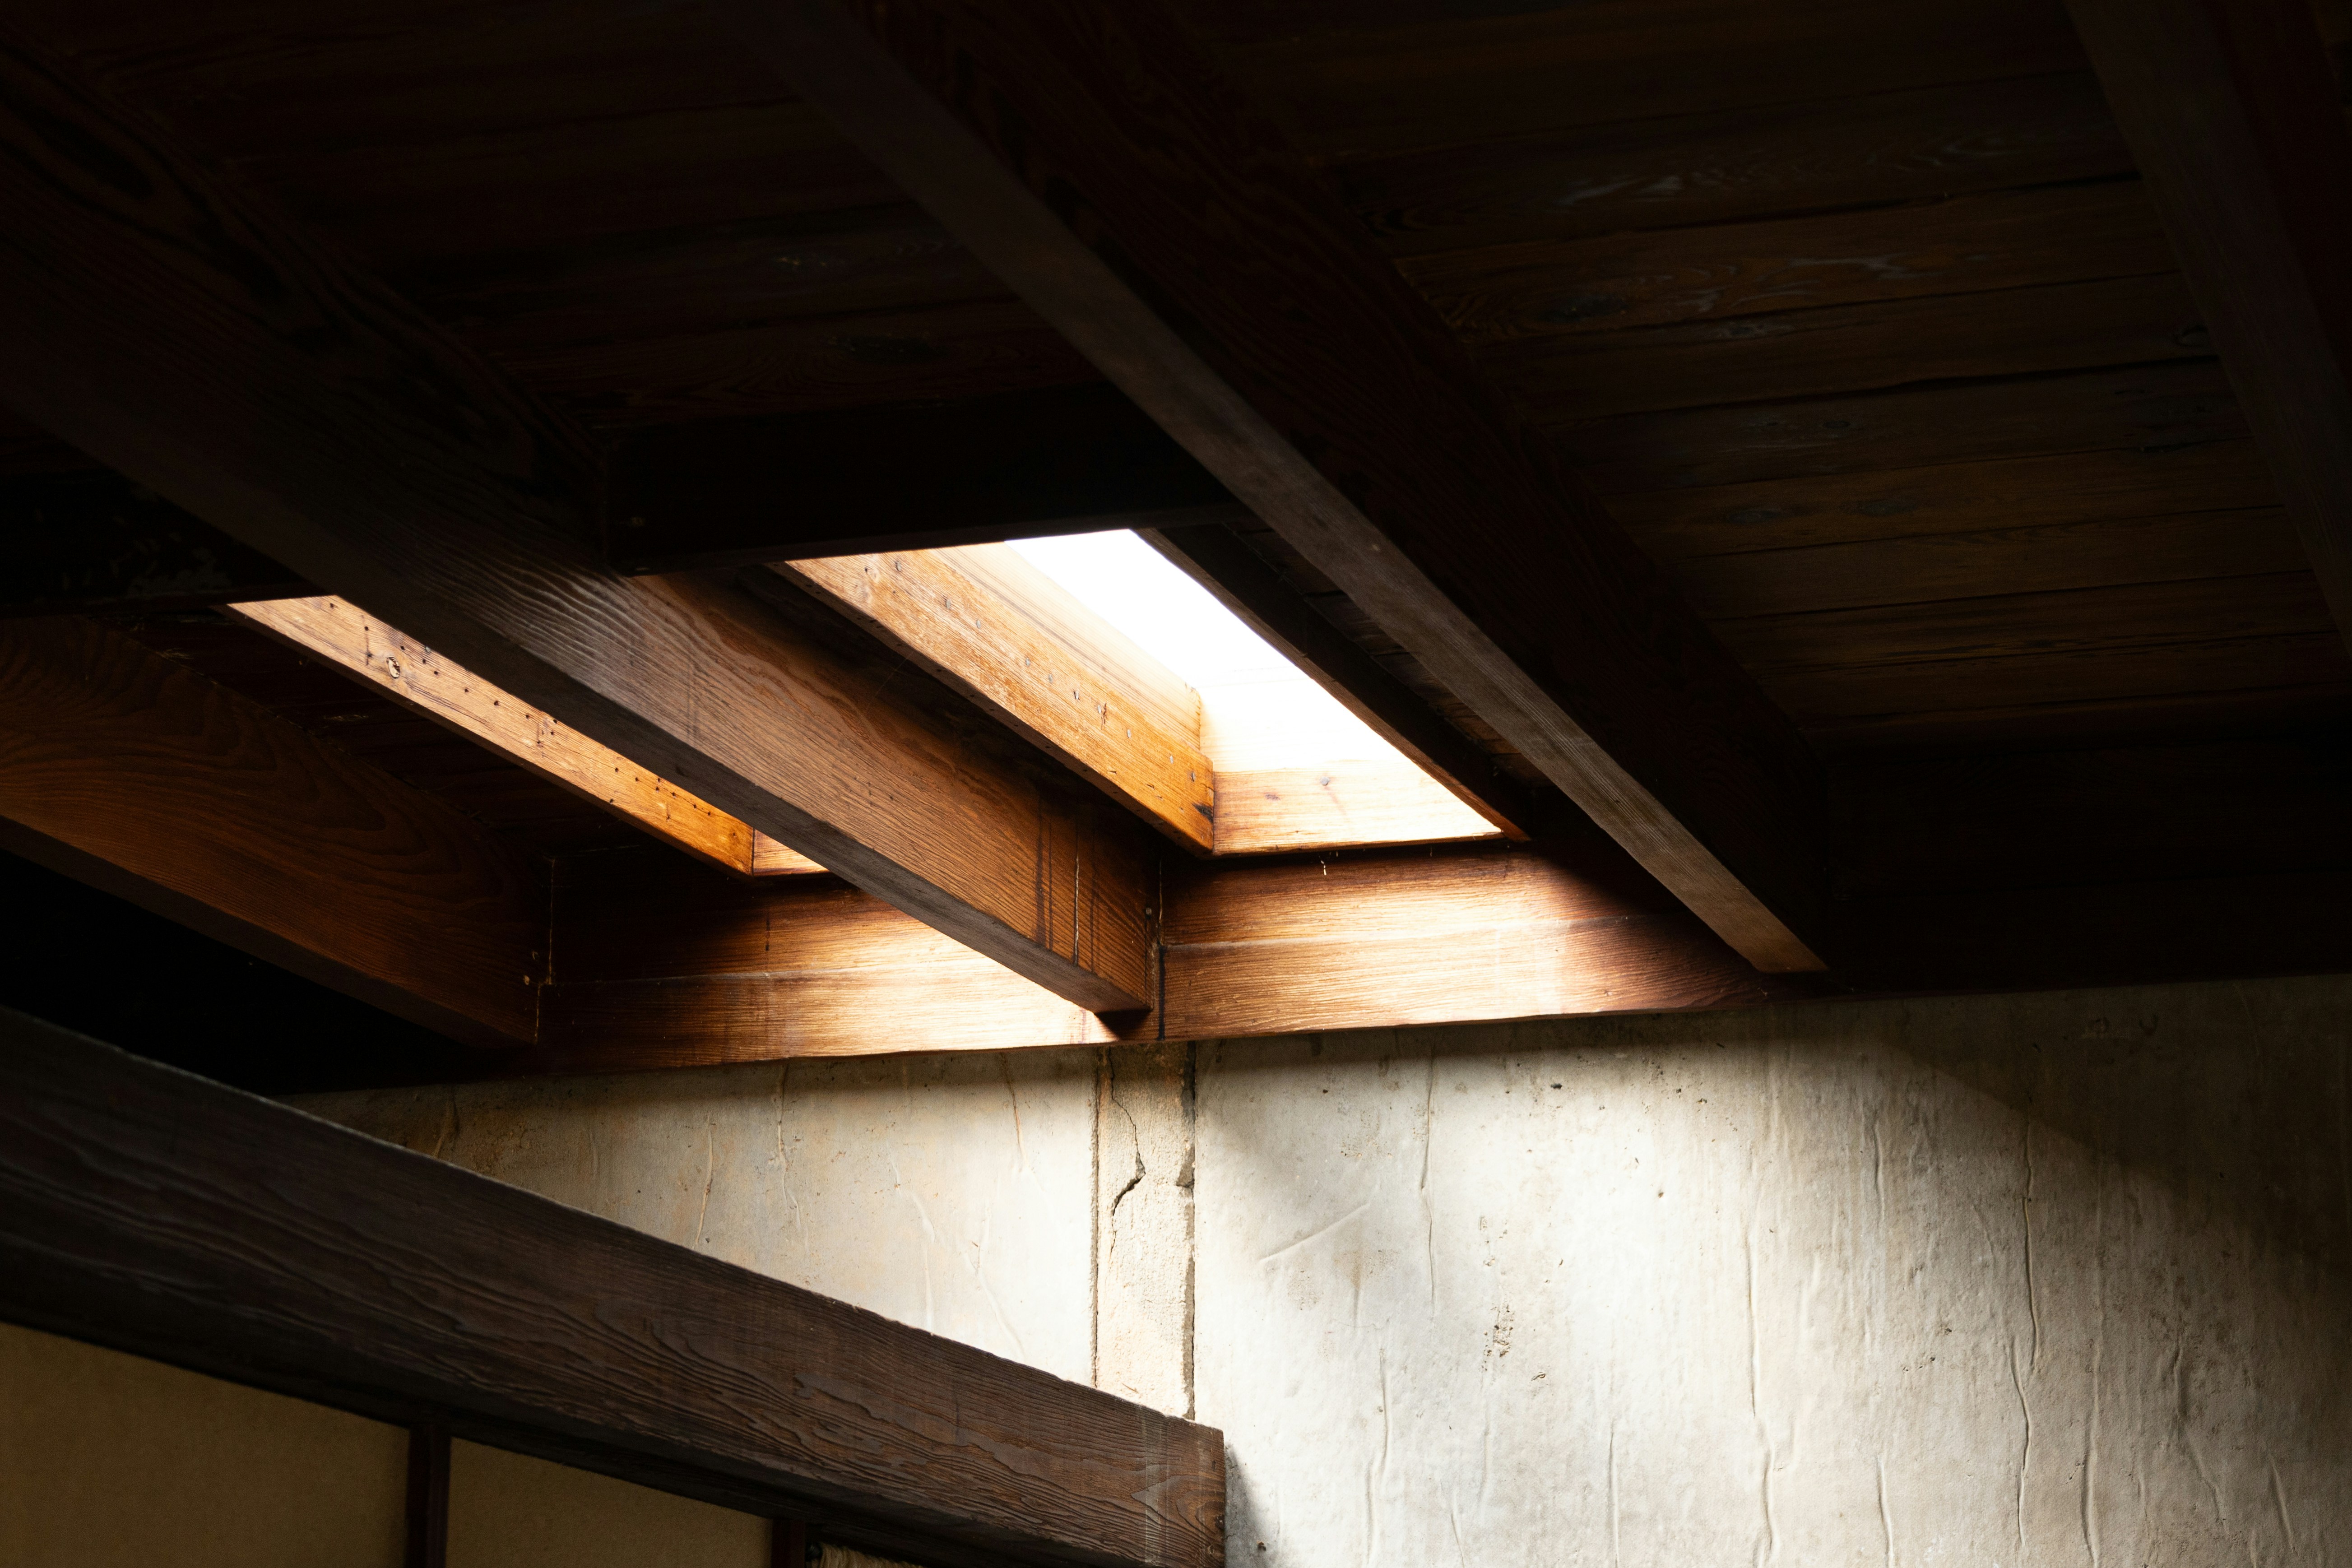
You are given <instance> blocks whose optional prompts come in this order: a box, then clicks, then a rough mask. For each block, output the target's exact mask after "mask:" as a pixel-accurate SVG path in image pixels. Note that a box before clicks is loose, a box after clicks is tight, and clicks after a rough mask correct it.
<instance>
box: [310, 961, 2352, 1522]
mask: <svg viewBox="0 0 2352 1568" xmlns="http://www.w3.org/2000/svg"><path fill="white" fill-rule="evenodd" d="M2347 1036H2352V978H2338V979H2323V980H2310V981H2294V982H2280V983H2273V984H2262V985H2178V986H2166V987H2149V988H2139V989H2131V990H2114V991H2103V992H2085V993H2078V994H2048V995H2033V996H2011V997H1990V998H1976V999H1963V1000H1928V1001H1917V1002H1912V1003H1861V1004H1819V1005H1806V1006H1795V1007H1787V1008H1780V1009H1773V1010H1764V1011H1757V1012H1748V1013H1738V1014H1717V1015H1694V1016H1664V1017H1650V1018H1637V1017H1621V1018H1612V1019H1591V1020H1574V1021H1553V1022H1549V1023H1544V1024H1540V1025H1522V1026H1470V1027H1457V1028H1444V1029H1437V1028H1433V1029H1420V1030H1406V1031H1393V1032H1381V1033H1366V1034H1359V1035H1332V1036H1325V1037H1309V1038H1291V1039H1278V1040H1254V1041H1232V1042H1221V1043H1205V1044H1202V1046H1200V1047H1197V1050H1196V1051H1194V1052H1191V1053H1188V1052H1187V1051H1186V1050H1185V1049H1184V1048H1182V1047H1172V1048H1167V1049H1159V1050H1155V1049H1150V1048H1139V1049H1124V1048H1123V1049H1120V1050H1116V1051H1112V1052H1109V1053H1097V1052H1093V1051H1058V1052H1040V1053H1024V1054H1013V1055H1010V1056H977V1055H963V1054H958V1055H952V1056H926V1057H898V1058H866V1059H864V1060H836V1061H827V1062H821V1063H795V1064H793V1065H791V1066H790V1067H789V1068H774V1067H758V1068H726V1069H713V1070H709V1071H693V1072H676V1073H667V1074H648V1075H643V1076H638V1077H627V1078H612V1079H576V1080H570V1081H540V1082H535V1083H525V1084H516V1085H480V1086H473V1087H469V1088H463V1089H457V1090H455V1091H451V1090H446V1089H434V1090H425V1091H418V1092H415V1093H388V1094H375V1095H362V1096H337V1097H329V1098H326V1099H321V1100H311V1101H310V1102H308V1103H309V1105H310V1108H311V1109H313V1110H320V1111H322V1112H324V1113H326V1114H329V1115H331V1116H334V1117H337V1118H338V1119H340V1120H342V1121H348V1122H351V1123H352V1124H354V1125H357V1126H360V1127H361V1128H362V1129H363V1130H365V1131H373V1132H376V1133H378V1134H379V1135H382V1136H388V1137H393V1138H395V1139H397V1140H398V1141H400V1142H405V1143H407V1144H409V1145H410V1146H412V1147H415V1148H420V1149H424V1150H427V1151H429V1152H438V1153H439V1154H441V1155H442V1157H444V1158H448V1159H453V1160H455V1161H457V1162H458V1163H463V1164H467V1165H469V1166H471V1167H473V1168H474V1169H477V1170H480V1171H484V1172H486V1173H489V1174H492V1175H495V1176H499V1177H500V1178H502V1179H505V1180H509V1181H513V1182H516V1183H518V1184H521V1185H524V1186H527V1187H531V1188H533V1189H535V1190H538V1191H540V1192H542V1193H546V1194H549V1195H551V1196H553V1197H556V1198H559V1199H561V1200H562V1201H564V1202H568V1203H572V1204H575V1205H579V1206H581V1207H583V1208H587V1209H591V1210H593V1211H595V1212H599V1213H603V1214H607V1215H613V1216H614V1217H615V1218H618V1219H621V1220H624V1221H625V1222H627V1223H630V1224H633V1225H636V1226H640V1227H641V1228H644V1229H646V1230H648V1231H650V1232H652V1233H654V1234H656V1235H659V1236H664V1237H669V1238H670V1239H673V1240H677V1241H681V1242H685V1243H687V1244H688V1245H693V1246H698V1247H703V1248H705V1249H706V1250H709V1251H711V1252H713V1253H715V1254H717V1255H719V1256H721V1257H725V1258H730V1259H732V1260H734V1261H736V1262H739V1263H742V1264H745V1265H747V1266H749V1267H751V1268H760V1269H763V1270H765V1271H767V1272H769V1273H772V1274H774V1275H777V1276H779V1277H781V1278H783V1279H791V1280H793V1281H794V1282H796V1283H800V1284H803V1285H807V1286H810V1287H811V1288H813V1289H819V1290H824V1291H826V1292H828V1293H830V1294H833V1295H836V1296H840V1297H843V1298H845V1299H846V1300H852V1301H856V1302H858V1303H859V1304H861V1305H864V1306H867V1307H871V1308H874V1309H875V1310H879V1311H882V1312H885V1313H887V1314H889V1315H890V1316H893V1317H896V1318H898V1319H900V1320H901V1321H908V1322H912V1323H917V1324H920V1325H922V1326H925V1327H929V1328H932V1329H935V1330H937V1331H940V1332H943V1333H948V1334H951V1335H954V1336H956V1337H958V1338H961V1339H963V1340H965V1341H967V1342H971V1343H973V1344H978V1345H982V1346H983V1347H985V1348H987V1349H990V1350H993V1351H997V1352H1002V1353H1004V1354H1007V1355H1012V1356H1015V1357H1018V1358H1020V1359H1024V1360H1026V1361H1028V1362H1030V1363H1033V1364H1035V1365H1038V1366H1041V1367H1045V1368H1046V1369H1047V1370H1050V1371H1053V1372H1055V1373H1059V1374H1061V1375H1063V1376H1066V1377H1072V1378H1076V1379H1080V1380H1084V1379H1086V1378H1087V1377H1088V1376H1089V1373H1090V1372H1091V1373H1093V1374H1094V1375H1096V1376H1097V1379H1098V1380H1099V1381H1100V1382H1101V1383H1102V1384H1104V1385H1105V1386H1108V1387H1113V1388H1117V1389H1118V1390H1119V1391H1121V1392H1124V1393H1128V1394H1130V1395H1131V1396H1132V1397H1137V1398H1139V1399H1144V1400H1147V1401H1149V1402H1150V1403H1152V1404H1156V1405H1160V1406H1161V1407H1162V1408H1168V1409H1181V1407H1182V1405H1181V1401H1182V1400H1184V1399H1186V1398H1192V1399H1194V1400H1195V1401H1196V1404H1197V1412H1198V1415H1199V1418H1200V1419H1202V1420H1203V1421H1206V1422H1209V1423H1211V1424H1213V1425H1214V1426H1221V1427H1223V1429H1224V1431H1225V1434H1226V1439H1227V1444H1228V1453H1229V1463H1230V1467H1231V1478H1232V1496H1231V1504H1232V1519H1231V1523H1232V1530H1231V1536H1230V1540H1231V1544H1232V1552H1231V1558H1232V1561H1233V1562H1234V1563H1236V1564H1244V1563H1269V1564H1272V1563H1291V1564H1297V1565H1300V1568H1325V1565H1337V1564H1343V1563H1344V1564H1358V1563H1371V1564H1388V1563H1416V1564H1418V1563H1465V1564H1479V1565H1482V1568H1486V1565H1492V1568H1509V1565H1517V1564H1537V1563H1541V1564H1565V1563H1593V1564H1601V1563H1606V1564H1609V1565H1610V1568H1622V1565H1626V1564H1638V1563H1654V1564H1667V1563H1673V1564H1676V1565H1678V1568H1679V1565H1682V1564H1690V1563H1747V1564H1764V1563H1786V1564H1807V1565H1811V1564H1819V1563H1887V1564H1896V1563H1904V1564H1909V1563H1917V1564H1927V1563H1967V1564H1971V1565H1983V1568H1992V1565H2000V1568H2039V1565H2042V1564H2053V1563H2058V1564H2071V1563H2084V1564H2088V1565H2091V1568H2172V1565H2176V1564H2178V1565H2187V1564H2200V1565H2202V1564H2208V1563H2249V1564H2273V1563H2337V1564H2344V1565H2346V1568H2352V1267H2347V1265H2352V1044H2347ZM1188 1055H1189V1057H1190V1067H1191V1072H1190V1075H1189V1079H1188V1075H1187V1058H1188ZM1188 1081H1189V1082H1190V1084H1191V1085H1192V1089H1191V1090H1190V1098H1188V1089H1187V1083H1188ZM1188 1181H1189V1182H1191V1183H1192V1184H1191V1185H1190V1186H1187V1185H1186V1183H1187V1182H1188ZM1188 1313H1189V1314H1190V1315H1189V1317H1188ZM1187 1322H1190V1323H1191V1324H1192V1329H1191V1331H1190V1332H1189V1334H1188V1332H1187V1330H1186V1327H1185V1325H1186V1324H1187ZM1188 1355H1189V1356H1190V1358H1191V1363H1190V1366H1189V1368H1188V1365H1187V1363H1186V1358H1187V1356H1188ZM1260 1542H1264V1543H1265V1544H1264V1550H1263V1551H1261V1550H1260V1548H1259V1543H1260Z"/></svg>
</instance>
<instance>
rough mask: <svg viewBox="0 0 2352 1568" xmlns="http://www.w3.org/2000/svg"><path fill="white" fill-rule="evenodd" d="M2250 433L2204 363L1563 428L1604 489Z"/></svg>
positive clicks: (2157, 446) (2173, 445)
mask: <svg viewBox="0 0 2352 1568" xmlns="http://www.w3.org/2000/svg"><path fill="white" fill-rule="evenodd" d="M2245 434H2246V422H2245V418H2244V416H2243V415H2242V413H2241V412H2240V411H2239V408H2238V404H2237V399H2236V397H2235V396H2234V395H2232V394H2231V391H2230V384H2229V378H2228V377H2227V376H2225V375H2224V374H2222V373H2221V366H2220V365H2219V364H2217V363H2215V362H2214V361H2212V360H2210V359H2200V360H2187V361H2183V362H2180V363H2171V364H2161V363H2159V364H2143V365H2132V366H2129V367H2127V368H2126V369H2122V370H2097V371H2088V372H2073V373H2065V372H2062V373H2059V374H2050V375H2035V376H2021V377H1998V378H1990V379H1987V380H1982V381H1973V382H1960V383H1956V384H1947V385H1941V386H1934V385H1931V386H1922V387H1906V388H1901V389H1897V390H1893V391H1877V392H1864V393H1857V394H1832V395H1827V396H1822V397H1815V398H1806V399H1803V400H1801V401H1794V402H1764V403H1750V404H1734V405H1727V406H1723V407H1714V408H1685V409H1667V410H1662V411H1657V412H1652V413H1645V414H1634V415H1626V416H1618V417H1614V418H1600V419H1592V420H1588V421H1585V422H1582V423H1572V424H1569V425H1565V426H1559V428H1558V430H1557V436H1558V438H1559V442H1560V446H1561V448H1562V455H1563V457H1564V458H1566V460H1567V461H1568V462H1569V463H1570V465H1572V466H1573V467H1574V468H1576V469H1577V471H1578V472H1579V473H1580V475H1581V476H1582V477H1583V478H1584V479H1585V481H1586V482H1587V483H1589V484H1591V486H1592V488H1593V489H1595V490H1597V491H1599V492H1600V493H1601V494H1602V495H1605V496H1610V497H1615V496H1617V495H1620V494H1623V493H1625V492H1628V491H1634V492H1642V491H1651V490H1658V489H1680V488H1683V487H1686V486H1709V485H1735V484H1748V483H1755V482H1759V481H1765V480H1771V479H1788V478H1792V477H1795V476H1798V475H1808V474H1843V473H1857V472H1861V471H1864V470H1867V469H1871V468H1922V467H1927V466H1929V465H1936V464H1948V463H1966V462H1979V461H1990V460H2000V459H2008V458H2028V457H2040V456H2044V455H2049V454H2055V453H2063V452H2094V451H2109V450H2122V451H2139V452H2148V453H2161V452H2168V451H2177V450H2180V449H2182V448H2185V447H2196V446H2200V445H2203V444H2204V443H2206V442H2210V441H2233V440H2241V439H2242V438H2243V437H2245ZM1864 482H1867V481H1864ZM1612 504H1613V502H1612ZM2159 510H2161V509H2159Z"/></svg>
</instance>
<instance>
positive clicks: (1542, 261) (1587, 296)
mask: <svg viewBox="0 0 2352 1568" xmlns="http://www.w3.org/2000/svg"><path fill="white" fill-rule="evenodd" d="M1398 266H1399V268H1401V269H1402V271H1403V273H1404V275H1405V277H1406V278H1407V279H1410V280H1411V281H1412V285H1413V287H1414V288H1416V289H1420V290H1421V291H1422V292H1423V294H1425V295H1427V296H1428V297H1429V300H1430V302H1431V303H1432V304H1433V305H1435V306H1436V307H1437V309H1438V311H1439V313H1440V314H1442V315H1443V316H1444V318H1445V321H1446V323H1447V325H1449V326H1451V327H1452V328H1453V329H1454V333H1455V335H1457V336H1458V337H1460V338H1461V339H1462V341H1463V342H1466V343H1470V344H1472V345H1474V346H1479V347H1484V346H1486V345H1489V344H1495V343H1503V342H1512V341H1514V340H1517V339H1520V338H1542V337H1559V336H1567V335H1572V334H1580V333H1592V332H1605V331H1627V330H1631V329H1633V328H1638V327H1650V326H1662V325H1667V324H1670V323H1674V322H1677V321H1720V320H1727V319H1732V318H1738V317H1747V316H1764V315H1769V314H1773V313H1776V312H1779V311H1783V310H1818V309H1821V308H1822V307H1825V306H1831V305H1860V304H1868V303H1872V302H1875V301H1879V300H1914V299H1926V298H1929V297H1932V296H1937V295H1946V294H1973V293H1982V292H1985V291H1987V290H1990V289H2019V288H2029V287H2033V286H2037V285H2042V284H2050V283H2068V282H2080V281H2084V280H2086V279H2105V278H2124V277H2141V276H2146V275H2147V274H2150V273H2155V272H2162V271H2165V270H2167V269H2168V268H2169V267H2170V266H2171V256H2170V253H2169V252H2168V250H2167V249H2166V247H2165V242H2164V233H2163V230H2162V229H2161V228H2159V227H2158V224H2157V221H2156V212H2155V209H2154V208H2153V207H2151V206H2150V205H2148V200H2147V193H2146V192H2145V191H2143V190H2142V189H2140V186H2139V182H2137V180H2117V181H2114V182H2111V183H2108V184H2095V185H2090V186H2087V187H2085V186H2077V185H2067V186H2064V187H2062V188H2059V189H2056V190H2037V191H2013V192H2003V193H2000V194H1998V195H1980V196H1973V197H1968V198H1964V199H1959V200H1953V201H1946V202H1940V203H1937V204H1936V205H1927V206H1901V207H1874V208H1870V209H1867V210H1864V211H1862V212H1834V213H1825V214H1821V215H1817V216H1805V217H1789V218H1779V219H1775V220H1771V221H1768V222H1755V223H1742V224H1736V225H1731V226H1724V227H1705V228H1675V229H1673V230H1671V231H1668V232H1666V233H1638V232H1637V233H1633V234H1616V235H1608V236H1602V237H1591V238H1581V237H1580V238H1574V239H1531V240H1521V241H1518V242H1517V243H1515V244H1510V245H1496V246H1483V247H1476V248H1472V249H1465V250H1448V251H1444V252H1441V253H1437V254H1434V255H1424V256H1416V257H1410V258H1404V259H1402V260H1400V261H1399V262H1398Z"/></svg>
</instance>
